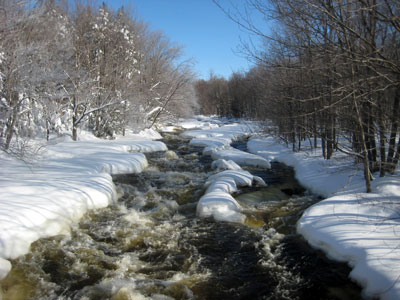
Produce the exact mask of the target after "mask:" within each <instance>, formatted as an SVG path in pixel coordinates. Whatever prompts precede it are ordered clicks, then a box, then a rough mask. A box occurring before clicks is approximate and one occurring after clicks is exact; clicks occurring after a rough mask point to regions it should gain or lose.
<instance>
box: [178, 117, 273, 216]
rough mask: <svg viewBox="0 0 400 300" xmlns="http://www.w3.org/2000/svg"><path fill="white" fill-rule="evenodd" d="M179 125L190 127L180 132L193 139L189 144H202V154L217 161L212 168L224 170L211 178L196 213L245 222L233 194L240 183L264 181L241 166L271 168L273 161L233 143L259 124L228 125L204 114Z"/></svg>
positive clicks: (241, 184) (260, 182) (197, 145)
mask: <svg viewBox="0 0 400 300" xmlns="http://www.w3.org/2000/svg"><path fill="white" fill-rule="evenodd" d="M180 126H181V127H183V128H186V129H191V130H187V131H185V132H183V133H182V134H181V135H182V136H183V137H186V138H190V139H191V140H190V142H189V144H190V145H192V146H196V147H203V148H204V150H203V154H204V155H211V157H212V159H213V160H215V161H214V162H213V164H212V167H213V169H217V171H220V170H225V171H222V172H219V173H217V174H214V175H212V176H210V177H209V178H208V180H207V182H206V187H207V190H206V193H205V194H204V195H203V196H202V197H201V198H200V200H199V202H198V204H197V208H196V211H197V215H198V216H199V217H204V218H207V217H213V218H214V220H216V221H224V222H236V223H244V222H245V220H246V216H245V215H244V214H242V213H241V211H242V210H243V209H242V207H241V205H240V204H239V203H238V202H237V201H236V200H235V199H234V198H233V197H232V196H231V194H232V193H234V192H236V191H237V187H238V186H252V184H253V182H257V183H258V184H262V185H265V182H264V181H263V180H262V179H261V178H259V177H257V176H253V175H252V174H250V173H249V172H247V171H245V170H243V169H242V168H241V167H240V166H258V167H264V168H270V164H269V162H268V161H267V160H266V159H264V158H262V157H260V156H257V155H254V154H250V153H247V152H244V151H240V150H237V149H234V148H232V147H231V146H230V144H231V143H232V142H233V141H234V140H237V139H239V138H243V137H247V136H249V135H250V134H251V133H252V132H254V131H255V130H256V129H257V127H256V126H255V125H254V124H249V123H244V122H243V123H231V124H225V123H224V122H221V121H218V122H215V119H213V118H211V119H209V118H205V117H198V118H197V119H195V120H187V121H185V122H181V123H180Z"/></svg>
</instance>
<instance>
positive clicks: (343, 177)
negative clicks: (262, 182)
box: [247, 137, 361, 197]
mask: <svg viewBox="0 0 400 300" xmlns="http://www.w3.org/2000/svg"><path fill="white" fill-rule="evenodd" d="M247 148H248V149H249V151H250V152H251V153H254V154H257V155H259V156H262V157H263V158H265V159H266V160H268V161H279V162H282V163H284V164H286V165H288V166H290V167H293V168H294V170H295V171H296V178H297V180H298V181H299V182H300V184H301V185H302V186H304V187H305V188H307V189H308V190H309V191H311V192H312V193H314V194H316V195H319V196H322V197H330V196H332V195H333V194H335V193H336V192H338V191H340V190H343V189H344V188H345V187H347V186H348V185H349V184H351V182H352V181H353V180H356V178H357V180H358V182H359V181H360V178H359V177H360V176H361V172H360V170H357V169H354V168H351V167H349V165H350V164H351V163H352V162H351V161H350V160H349V159H348V157H346V156H344V155H336V156H335V157H334V158H333V159H332V160H324V159H323V157H322V154H321V151H312V152H306V151H304V152H298V153H293V152H292V151H291V150H290V149H288V148H287V147H286V146H284V145H282V144H280V143H277V142H276V141H275V139H274V138H273V137H264V138H251V139H250V140H249V141H248V143H247Z"/></svg>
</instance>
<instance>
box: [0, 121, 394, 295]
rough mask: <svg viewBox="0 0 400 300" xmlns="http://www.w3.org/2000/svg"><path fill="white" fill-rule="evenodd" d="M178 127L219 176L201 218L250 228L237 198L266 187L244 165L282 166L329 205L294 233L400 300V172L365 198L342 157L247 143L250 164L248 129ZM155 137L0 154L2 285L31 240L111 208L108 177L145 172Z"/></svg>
mask: <svg viewBox="0 0 400 300" xmlns="http://www.w3.org/2000/svg"><path fill="white" fill-rule="evenodd" d="M177 125H178V126H180V127H183V128H185V129H187V131H185V132H184V133H182V135H183V136H185V137H187V138H190V139H191V142H190V143H191V144H192V145H195V146H200V147H204V153H205V154H207V155H211V157H212V158H213V159H214V160H215V161H214V163H213V168H215V169H217V171H219V173H217V174H216V175H213V176H211V177H210V178H209V179H208V181H207V183H206V186H207V191H206V193H205V194H204V195H203V197H202V198H201V199H200V201H199V203H198V205H197V213H198V215H199V216H200V217H203V216H204V217H209V216H213V217H214V218H215V219H216V220H219V221H233V222H244V215H243V214H241V210H242V209H241V207H240V204H239V203H238V202H237V201H236V200H235V199H234V198H233V197H232V196H231V194H232V193H233V192H235V190H236V189H237V187H238V186H242V185H252V184H254V183H256V182H257V183H258V184H262V182H261V180H260V179H259V178H257V177H254V176H252V175H251V174H250V173H248V172H246V171H244V170H242V169H241V167H240V166H243V165H249V164H250V165H255V166H262V167H265V168H268V167H269V162H270V161H273V160H277V161H281V162H284V163H285V164H287V165H290V166H293V167H294V168H295V171H296V177H297V178H298V180H299V181H300V182H301V184H302V185H303V186H305V187H306V188H307V189H308V190H310V191H311V192H313V193H315V194H318V195H321V196H323V197H325V198H327V199H325V200H323V201H321V202H319V203H317V204H315V205H313V206H312V207H310V208H309V209H307V210H306V211H305V213H304V214H303V216H302V218H301V219H300V220H299V222H298V225H297V229H298V232H299V233H300V234H302V235H303V236H304V237H305V238H306V239H307V240H308V241H309V243H310V244H311V245H313V246H315V247H317V248H320V249H322V250H324V251H325V252H326V253H327V254H328V255H329V256H330V257H332V258H334V259H337V260H341V261H346V262H348V263H349V264H350V265H351V266H352V267H353V271H352V272H351V274H350V276H351V278H353V279H354V280H356V281H357V282H359V283H360V284H361V285H362V286H363V287H364V294H365V296H366V297H379V298H381V299H400V281H399V280H400V239H399V236H398V231H399V233H400V216H399V211H400V209H399V204H400V176H399V173H396V174H395V175H393V176H386V177H385V178H377V179H376V180H374V181H373V192H372V193H370V194H366V193H364V192H363V191H364V189H365V188H364V182H363V178H362V171H361V168H359V166H357V165H354V163H353V161H352V160H350V159H348V158H347V157H346V156H344V155H340V154H335V156H334V158H333V159H331V160H329V161H326V160H323V159H322V158H321V153H320V151H319V150H317V151H304V152H299V153H292V152H291V151H290V150H289V149H288V148H286V147H285V146H283V145H281V144H279V143H278V142H276V141H275V140H274V139H273V138H272V137H256V138H252V139H250V141H249V142H248V149H249V150H250V152H252V153H253V154H252V155H250V154H248V153H245V152H243V151H239V150H237V149H233V148H232V147H231V146H229V145H230V143H231V142H232V141H233V140H235V139H237V138H240V137H245V136H249V135H251V134H252V133H254V132H256V131H257V128H256V126H255V125H252V124H251V123H250V124H249V123H235V124H227V123H226V122H225V121H224V120H219V119H216V118H207V117H198V118H197V119H193V120H185V121H182V122H180V123H178V124H177ZM175 128H176V127H175V126H173V125H170V126H166V127H164V128H163V130H170V131H172V130H174V129H175ZM157 137H158V135H157V133H155V132H152V131H147V132H144V133H142V134H140V135H130V136H129V137H126V138H119V139H117V140H114V141H103V140H98V139H94V138H91V137H90V136H89V135H88V136H87V137H85V136H82V140H81V141H79V142H71V141H65V142H61V143H54V145H48V146H47V147H46V148H45V152H44V153H43V154H42V156H41V159H40V160H37V161H36V162H34V163H30V164H26V163H24V162H22V161H18V160H15V159H12V158H10V157H8V156H6V155H4V154H0V163H1V166H2V168H1V170H0V172H1V177H0V188H1V193H0V278H2V277H4V276H5V275H6V274H7V272H8V271H9V269H10V267H11V265H10V262H9V261H8V260H7V259H11V258H15V257H17V256H20V255H22V254H25V253H27V252H28V250H29V245H30V244H31V243H32V242H33V241H35V240H37V239H39V238H41V237H45V236H51V235H56V234H60V233H65V232H68V230H69V225H70V224H72V223H74V222H77V221H78V220H79V218H80V217H81V216H82V215H83V214H84V213H85V212H86V211H87V210H88V209H93V208H100V207H104V206H107V205H109V204H110V203H112V202H113V201H114V200H115V199H116V198H117V196H118V195H117V191H116V189H115V186H114V184H113V183H112V180H111V176H110V174H117V173H126V172H141V171H142V170H143V168H145V167H146V166H147V161H146V158H145V156H144V155H143V154H141V153H140V152H148V151H161V150H163V151H165V150H167V149H166V146H165V145H164V144H163V143H161V142H157V141H153V140H154V139H157ZM131 151H134V152H133V153H132V152H131Z"/></svg>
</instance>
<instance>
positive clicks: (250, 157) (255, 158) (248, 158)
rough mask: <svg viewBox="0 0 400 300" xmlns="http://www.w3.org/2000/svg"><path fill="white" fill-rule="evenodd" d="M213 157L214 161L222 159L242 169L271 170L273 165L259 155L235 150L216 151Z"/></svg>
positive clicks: (212, 154)
mask: <svg viewBox="0 0 400 300" xmlns="http://www.w3.org/2000/svg"><path fill="white" fill-rule="evenodd" d="M211 157H212V159H214V160H217V159H221V158H223V159H228V160H232V161H234V162H235V163H237V164H238V165H240V166H242V167H243V166H247V167H258V168H266V169H269V168H271V164H270V163H269V161H268V160H266V159H265V158H263V157H261V156H259V155H254V154H251V153H247V152H244V151H241V150H238V149H234V148H230V149H222V150H217V149H216V150H215V151H213V152H212V153H211Z"/></svg>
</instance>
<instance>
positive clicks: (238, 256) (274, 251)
mask: <svg viewBox="0 0 400 300" xmlns="http://www.w3.org/2000/svg"><path fill="white" fill-rule="evenodd" d="M164 142H165V143H166V144H167V145H168V148H169V149H170V151H168V152H162V153H152V154H148V155H147V158H148V160H149V165H150V167H149V168H147V170H145V171H144V172H142V173H141V174H126V175H119V176H115V177H114V181H115V183H116V185H117V187H118V190H119V193H120V194H121V197H120V198H119V200H118V203H116V204H115V205H111V206H109V207H107V208H104V209H99V210H95V211H91V212H89V213H88V214H87V215H86V216H85V217H84V218H83V219H82V221H81V222H80V223H79V224H78V225H76V226H75V227H74V228H72V230H71V234H70V236H56V237H52V238H48V239H41V240H39V241H37V242H35V243H34V244H33V245H32V246H31V252H30V253H29V254H27V255H25V256H23V257H21V258H19V259H17V260H14V261H12V263H13V269H12V271H11V273H10V274H9V275H8V277H7V278H6V279H5V280H3V281H2V282H1V283H0V285H1V288H2V291H3V299H12V300H14V299H93V300H94V299H96V300H97V299H100V300H101V299H114V300H118V299H119V300H122V299H126V300H128V299H360V289H359V287H358V286H356V285H355V284H353V283H352V282H351V281H350V280H349V279H348V278H347V276H348V273H349V271H350V269H349V268H348V267H347V266H346V265H345V264H341V263H337V262H332V261H330V260H328V259H327V258H326V257H325V256H324V254H322V253H321V252H319V251H316V250H313V249H311V248H310V247H309V246H308V244H307V243H306V242H305V241H304V240H303V239H302V238H301V237H300V236H299V235H297V234H296V231H295V224H296V221H297V220H298V218H299V217H300V215H301V213H302V211H303V210H304V209H305V208H307V207H308V206H310V205H311V204H312V203H315V202H316V201H318V199H316V197H314V196H312V195H308V194H307V192H306V191H305V190H304V189H303V188H302V187H301V186H299V184H298V183H297V182H296V180H295V179H294V174H293V170H292V169H290V168H288V167H286V166H284V165H282V164H278V163H274V164H273V167H272V169H271V170H261V169H249V171H250V172H252V173H253V174H255V175H258V176H261V177H262V178H263V179H264V180H265V181H266V182H267V183H268V184H269V186H268V187H252V188H244V189H241V190H240V192H239V193H237V194H236V195H234V196H235V198H236V199H237V200H238V201H239V202H240V203H241V204H242V205H243V207H245V214H246V216H247V220H246V224H244V225H241V224H232V223H218V222H214V221H213V220H209V219H199V218H197V217H196V204H197V201H198V200H199V198H200V197H201V196H202V194H203V193H204V189H203V184H204V182H205V180H206V179H207V177H208V176H210V175H211V174H212V171H211V169H210V165H211V160H210V158H209V157H204V156H202V155H201V149H196V148H193V147H189V146H188V143H187V142H188V141H185V140H182V139H181V138H179V136H178V135H174V134H165V139H164ZM234 146H235V147H237V148H241V149H245V143H243V142H242V143H236V144H235V145H234Z"/></svg>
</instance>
